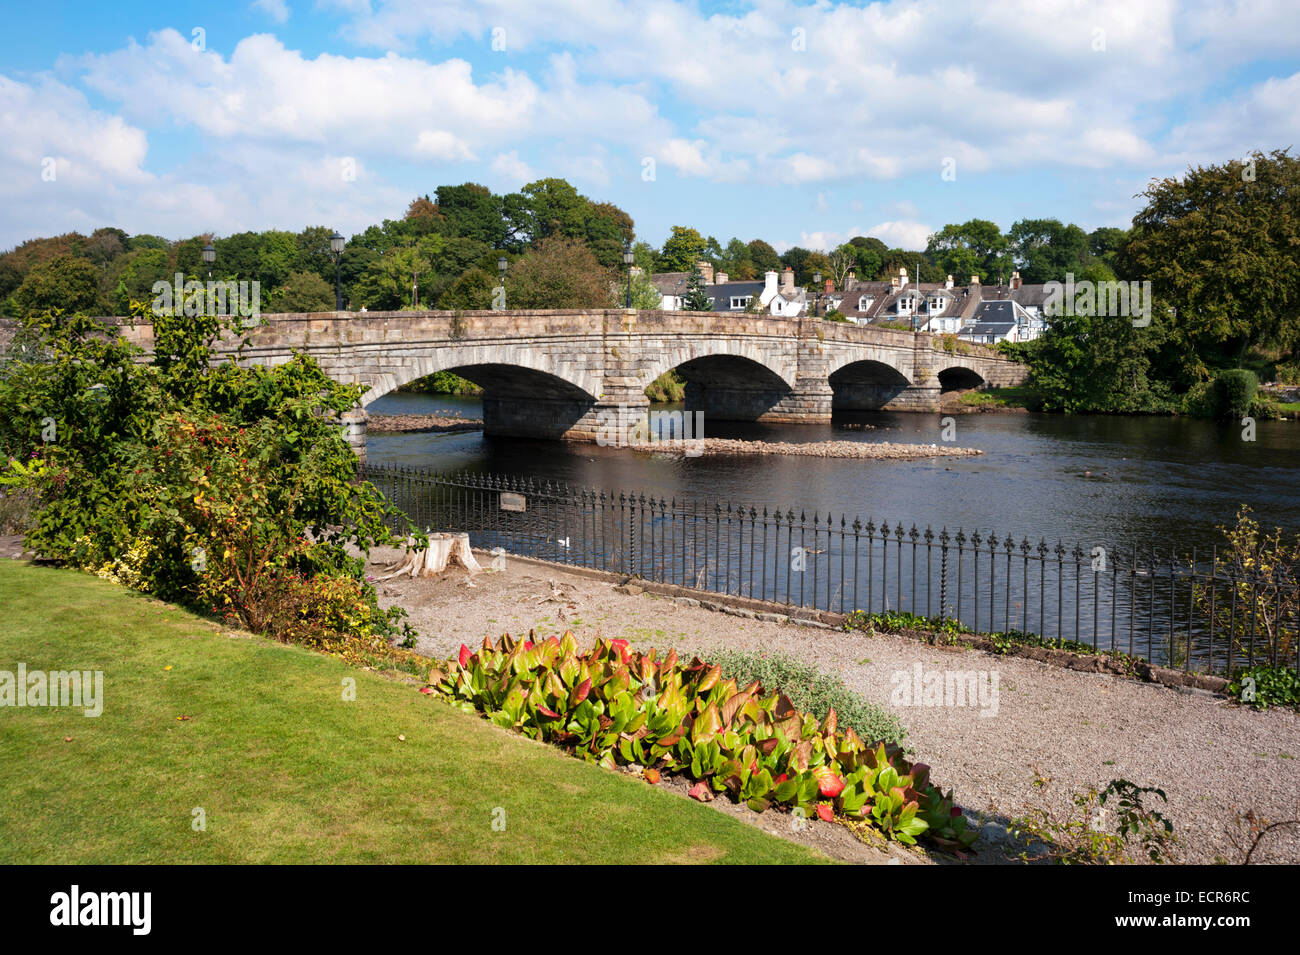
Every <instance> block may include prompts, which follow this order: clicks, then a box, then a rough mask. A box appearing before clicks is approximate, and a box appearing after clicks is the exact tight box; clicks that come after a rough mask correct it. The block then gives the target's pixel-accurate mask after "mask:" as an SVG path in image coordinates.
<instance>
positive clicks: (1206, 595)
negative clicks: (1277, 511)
mask: <svg viewBox="0 0 1300 955" xmlns="http://www.w3.org/2000/svg"><path fill="white" fill-rule="evenodd" d="M1250 515H1251V509H1250V508H1249V507H1248V506H1246V505H1244V504H1243V505H1242V506H1241V507H1240V508H1238V510H1237V517H1236V522H1235V523H1234V524H1231V525H1219V527H1218V529H1219V531H1220V532H1222V534H1223V536H1224V541H1225V543H1224V544H1223V545H1221V546H1220V547H1219V548H1218V549H1217V550H1215V552H1214V574H1213V577H1212V578H1210V580H1211V581H1212V582H1213V586H1206V585H1205V584H1204V583H1197V584H1196V586H1195V591H1194V596H1195V601H1196V608H1197V610H1198V611H1199V613H1200V615H1202V616H1204V617H1205V618H1207V619H1208V620H1210V621H1211V622H1212V625H1213V626H1214V629H1215V631H1216V632H1219V633H1222V634H1226V635H1227V636H1228V637H1229V638H1230V639H1231V640H1232V641H1233V644H1234V646H1235V649H1236V652H1237V654H1238V655H1239V656H1241V657H1243V658H1244V657H1246V655H1247V654H1248V653H1252V652H1253V653H1254V654H1255V656H1254V657H1253V659H1259V658H1260V657H1264V658H1266V659H1269V660H1294V659H1295V657H1296V649H1297V647H1296V632H1295V624H1294V621H1295V619H1296V615H1297V614H1300V534H1297V535H1295V536H1294V537H1291V538H1287V537H1284V536H1283V534H1282V529H1281V528H1280V527H1274V528H1273V529H1272V530H1271V531H1270V530H1268V529H1267V528H1264V527H1261V526H1260V524H1259V522H1258V521H1256V520H1255V519H1254V518H1252V517H1251V516H1250Z"/></svg>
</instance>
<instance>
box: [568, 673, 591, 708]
mask: <svg viewBox="0 0 1300 955" xmlns="http://www.w3.org/2000/svg"><path fill="white" fill-rule="evenodd" d="M589 693H591V677H587V679H585V680H583V681H582V682H581V683H579V684H578V685H577V687H575V688H574V690H573V693H572V694H571V695H570V697H569V705H570V706H577V705H578V704H579V703H581V702H582V701H583V700H585V699H586V698H587V695H588V694H589Z"/></svg>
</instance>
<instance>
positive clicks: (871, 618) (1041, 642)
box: [844, 610, 1141, 673]
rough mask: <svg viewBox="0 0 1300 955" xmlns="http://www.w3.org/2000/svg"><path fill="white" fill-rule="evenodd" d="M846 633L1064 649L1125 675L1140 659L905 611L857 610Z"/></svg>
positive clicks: (1003, 650)
mask: <svg viewBox="0 0 1300 955" xmlns="http://www.w3.org/2000/svg"><path fill="white" fill-rule="evenodd" d="M844 629H845V630H865V631H868V632H871V633H875V632H880V633H900V632H904V631H907V632H911V633H920V634H928V635H929V640H930V642H935V641H938V640H939V639H941V638H942V640H943V642H944V643H947V644H950V645H951V644H956V643H959V642H961V638H962V637H964V636H973V637H980V638H982V639H984V640H987V641H989V643H991V644H992V650H993V652H994V653H998V654H1008V653H1012V652H1013V651H1014V650H1015V649H1016V647H1042V648H1043V649H1046V650H1065V651H1067V652H1069V653H1079V654H1084V655H1090V656H1106V657H1110V658H1111V659H1112V660H1115V661H1116V662H1117V663H1119V664H1120V665H1121V667H1123V668H1124V670H1125V671H1126V672H1130V673H1131V672H1132V671H1133V669H1134V667H1135V664H1136V663H1137V661H1138V660H1140V659H1141V658H1140V657H1136V656H1130V655H1129V654H1127V653H1124V652H1123V651H1120V650H1101V649H1099V648H1096V647H1093V646H1092V645H1091V644H1087V643H1082V642H1080V641H1077V640H1068V639H1066V638H1064V637H1043V636H1040V635H1038V634H1036V633H1028V632H1026V631H1024V630H1015V629H1012V630H1002V631H997V632H994V633H978V634H977V633H971V632H970V631H969V630H968V629H967V628H966V627H965V626H963V625H962V623H961V622H960V621H958V620H953V619H952V618H950V617H923V616H921V615H919V614H914V613H908V612H906V611H897V610H887V611H885V612H884V613H867V612H866V611H864V610H854V611H853V612H852V613H850V614H848V615H847V616H846V618H845V621H844Z"/></svg>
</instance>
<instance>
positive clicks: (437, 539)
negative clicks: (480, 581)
mask: <svg viewBox="0 0 1300 955" xmlns="http://www.w3.org/2000/svg"><path fill="white" fill-rule="evenodd" d="M452 563H457V564H460V566H462V567H464V568H465V569H466V570H468V571H469V572H470V573H471V574H477V573H478V572H479V571H481V570H482V569H483V568H482V567H481V566H479V562H478V561H477V560H475V559H474V552H473V551H472V550H470V546H469V534H466V533H463V532H462V533H449V532H442V533H437V534H430V535H429V546H428V548H427V549H425V550H416V549H415V541H414V540H412V539H411V538H407V554H406V556H405V557H404V558H403V559H401V560H400V561H398V562H397V564H398V566H397V569H396V570H394V571H393V572H392V573H391V574H389V575H387V576H386V577H380V578H379V579H380V580H391V579H392V578H394V577H401V576H403V575H405V576H408V577H437V576H438V575H440V574H442V573H445V572H446V570H447V568H448V566H450V565H451V564H452ZM388 566H389V567H392V566H394V565H393V564H389V565H388Z"/></svg>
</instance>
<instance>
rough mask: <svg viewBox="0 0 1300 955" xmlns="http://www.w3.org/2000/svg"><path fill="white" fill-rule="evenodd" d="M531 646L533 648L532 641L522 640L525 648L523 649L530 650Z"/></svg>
mask: <svg viewBox="0 0 1300 955" xmlns="http://www.w3.org/2000/svg"><path fill="white" fill-rule="evenodd" d="M532 648H533V641H531V640H525V641H524V649H525V650H531V649H532Z"/></svg>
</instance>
